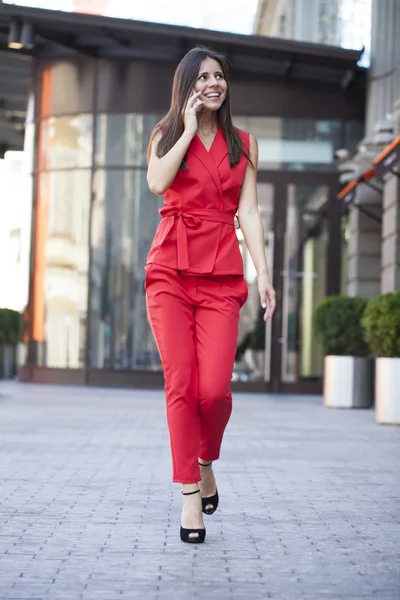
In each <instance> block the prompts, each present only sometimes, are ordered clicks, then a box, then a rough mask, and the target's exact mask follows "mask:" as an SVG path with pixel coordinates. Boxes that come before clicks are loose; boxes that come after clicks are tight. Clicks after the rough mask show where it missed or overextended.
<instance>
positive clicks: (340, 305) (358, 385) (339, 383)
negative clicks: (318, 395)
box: [313, 296, 374, 408]
mask: <svg viewBox="0 0 400 600" xmlns="http://www.w3.org/2000/svg"><path fill="white" fill-rule="evenodd" d="M367 303H368V301H367V300H366V299H365V298H360V297H359V296H356V297H348V296H329V297H327V298H325V299H324V300H323V301H322V302H320V304H318V305H317V306H316V308H315V310H314V315H313V329H314V334H315V337H316V339H317V341H318V342H319V343H320V344H321V346H322V349H323V352H324V355H325V360H324V404H325V406H328V407H330V408H370V407H371V406H372V405H373V401H374V379H373V378H374V367H373V361H372V359H371V356H370V350H369V347H368V344H367V342H366V341H365V338H364V330H363V327H362V325H361V318H362V316H363V313H364V311H365V308H366V306H367Z"/></svg>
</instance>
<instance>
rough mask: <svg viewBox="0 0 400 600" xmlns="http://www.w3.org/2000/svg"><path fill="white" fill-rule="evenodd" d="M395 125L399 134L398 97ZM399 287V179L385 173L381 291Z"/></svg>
mask: <svg viewBox="0 0 400 600" xmlns="http://www.w3.org/2000/svg"><path fill="white" fill-rule="evenodd" d="M395 127H396V133H397V135H400V97H399V100H398V101H397V103H396V105H395ZM399 289H400V179H399V178H398V177H396V176H395V175H392V174H389V175H387V178H386V181H385V186H384V193H383V222H382V274H381V292H382V293H385V292H392V291H394V290H399Z"/></svg>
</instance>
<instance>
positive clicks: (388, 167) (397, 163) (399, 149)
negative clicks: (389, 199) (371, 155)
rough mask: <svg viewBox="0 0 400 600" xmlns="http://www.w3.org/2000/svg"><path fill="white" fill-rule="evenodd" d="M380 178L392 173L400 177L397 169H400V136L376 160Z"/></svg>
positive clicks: (377, 172)
mask: <svg viewBox="0 0 400 600" xmlns="http://www.w3.org/2000/svg"><path fill="white" fill-rule="evenodd" d="M374 167H375V169H376V174H377V175H378V177H384V176H385V175H387V174H388V173H392V174H393V175H396V176H397V177H400V175H399V172H398V171H396V170H395V169H397V168H399V167H400V135H398V136H397V137H396V138H395V139H394V140H393V141H392V142H391V143H390V144H389V145H388V146H387V147H386V148H385V149H384V150H382V152H381V153H380V154H378V156H377V157H376V158H375V160H374Z"/></svg>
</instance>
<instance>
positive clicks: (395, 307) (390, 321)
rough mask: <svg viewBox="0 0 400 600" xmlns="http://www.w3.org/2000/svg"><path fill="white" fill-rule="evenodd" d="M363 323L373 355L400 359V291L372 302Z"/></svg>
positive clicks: (374, 299)
mask: <svg viewBox="0 0 400 600" xmlns="http://www.w3.org/2000/svg"><path fill="white" fill-rule="evenodd" d="M361 323H362V326H363V327H364V329H365V339H366V341H367V343H368V344H369V346H370V348H371V351H372V352H373V354H375V355H376V356H379V357H381V358H400V291H397V292H390V293H388V294H382V295H381V296H378V297H377V298H373V299H372V300H370V301H369V302H368V306H367V308H366V310H365V314H364V317H363V319H362V321H361Z"/></svg>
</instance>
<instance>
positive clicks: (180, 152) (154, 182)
mask: <svg viewBox="0 0 400 600" xmlns="http://www.w3.org/2000/svg"><path fill="white" fill-rule="evenodd" d="M200 94H201V92H196V93H194V94H192V95H191V96H190V98H189V100H188V103H187V105H186V108H185V112H184V115H183V123H184V132H183V134H182V135H181V137H180V138H179V139H178V141H177V142H176V144H175V145H174V146H173V147H172V148H171V150H169V152H167V154H165V156H163V157H162V158H159V157H158V156H157V154H156V150H157V144H158V142H159V141H160V139H161V136H162V134H161V132H158V133H157V134H156V135H155V136H154V139H153V142H152V145H151V154H150V160H149V166H148V169H147V183H148V184H149V188H150V190H151V191H152V192H153V193H154V194H157V195H159V196H160V195H161V194H163V193H164V192H165V190H167V189H168V188H169V186H170V185H171V183H172V182H173V180H174V179H175V177H176V174H177V172H178V171H179V168H180V166H181V164H182V161H183V159H184V157H185V154H186V152H187V149H188V148H189V145H190V142H191V141H192V139H193V138H194V136H195V134H196V131H197V114H198V112H199V110H201V107H202V106H203V104H204V102H203V101H202V100H200V99H199V96H200Z"/></svg>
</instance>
